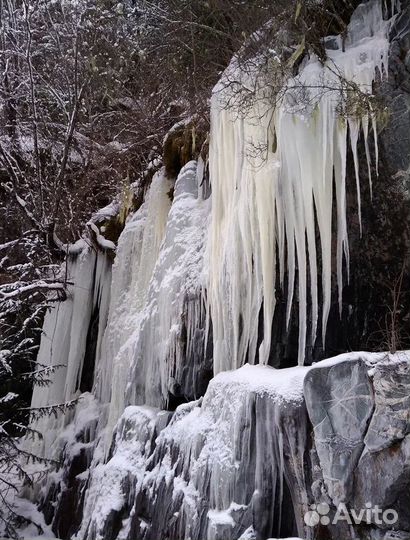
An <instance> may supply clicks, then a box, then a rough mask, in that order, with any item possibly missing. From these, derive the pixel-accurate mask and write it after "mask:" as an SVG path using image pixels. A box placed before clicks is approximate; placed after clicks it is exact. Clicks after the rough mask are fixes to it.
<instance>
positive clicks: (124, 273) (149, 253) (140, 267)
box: [94, 170, 171, 444]
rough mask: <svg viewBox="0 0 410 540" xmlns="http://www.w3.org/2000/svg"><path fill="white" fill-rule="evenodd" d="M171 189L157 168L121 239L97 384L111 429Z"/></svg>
mask: <svg viewBox="0 0 410 540" xmlns="http://www.w3.org/2000/svg"><path fill="white" fill-rule="evenodd" d="M170 189H171V182H170V181H169V180H168V179H167V178H166V177H165V172H164V170H161V171H159V172H158V173H157V174H156V175H155V176H154V178H153V180H152V184H151V186H150V189H149V192H148V194H147V196H146V199H145V202H144V203H143V205H142V206H141V208H140V209H139V210H138V211H137V212H136V213H135V214H134V215H132V216H131V217H130V218H129V219H128V222H127V224H126V226H125V229H124V231H123V232H122V234H121V236H120V238H119V241H118V248H117V257H116V260H115V262H114V265H113V273H112V285H111V303H110V307H109V316H108V323H107V328H106V331H105V334H104V338H103V342H102V344H101V357H100V358H99V359H98V365H97V368H96V379H95V385H94V386H95V393H96V395H97V397H98V398H99V399H100V400H101V401H102V402H103V403H108V404H109V405H108V413H107V414H108V418H107V421H108V428H107V433H109V434H111V433H112V430H113V428H114V426H115V424H116V422H117V420H118V418H119V417H120V416H121V414H122V412H123V410H124V408H125V400H124V396H125V390H126V387H127V383H128V381H129V370H130V367H131V365H132V361H133V357H134V350H135V346H136V343H137V341H138V336H139V333H140V325H141V320H142V317H143V313H144V309H145V308H146V306H147V300H148V289H149V285H150V281H151V278H152V273H153V270H154V267H155V264H156V261H157V258H158V254H159V251H160V247H161V244H162V241H163V237H164V234H165V227H166V223H167V218H168V212H169V209H170V205H171V201H170V198H169V195H168V192H169V190H170ZM108 436H109V437H110V436H111V435H108ZM108 444H109V442H108Z"/></svg>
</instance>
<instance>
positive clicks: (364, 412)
mask: <svg viewBox="0 0 410 540" xmlns="http://www.w3.org/2000/svg"><path fill="white" fill-rule="evenodd" d="M409 367H410V364H409V358H408V356H407V355H405V354H404V353H398V354H397V355H396V356H394V357H393V356H391V355H385V358H383V355H373V356H368V355H365V354H364V355H360V353H359V354H358V355H357V358H354V356H353V358H350V359H347V360H343V357H342V359H341V360H339V361H338V362H337V363H335V364H333V365H332V362H329V361H327V362H326V361H325V362H323V366H321V365H320V364H319V365H318V367H315V368H313V369H312V370H311V371H309V373H308V374H307V376H306V379H305V396H306V406H307V409H308V413H309V418H310V420H311V422H312V425H313V434H314V435H313V437H314V446H315V451H316V452H317V456H318V459H319V463H320V468H321V471H322V475H323V476H322V478H321V479H320V482H319V483H320V484H321V486H320V487H321V489H320V491H321V492H322V497H323V498H322V501H323V502H326V503H327V504H329V505H330V513H329V516H332V513H333V516H334V515H335V514H334V513H335V512H336V511H337V508H338V505H340V504H344V505H346V507H347V509H348V511H349V513H352V512H356V515H358V514H359V512H360V510H361V509H365V508H368V507H369V508H376V507H379V508H380V509H382V510H383V511H385V510H389V512H390V514H391V515H390V514H388V515H387V519H386V520H385V521H383V520H381V522H379V523H378V522H377V520H378V517H377V516H376V515H372V516H371V517H370V519H369V522H368V523H364V522H363V521H362V522H361V523H358V524H354V529H355V531H356V534H357V536H358V537H359V538H379V537H380V538H390V536H388V535H389V534H391V535H393V536H391V537H395V536H394V534H396V531H400V530H401V531H402V533H403V534H404V536H403V538H407V537H409V536H410V529H409V512H408V511H407V510H404V509H405V508H406V507H407V508H409V506H408V500H409V493H410V491H409V488H410V468H409V453H408V452H409V444H410V438H409V437H408V429H409V416H408V415H409V403H408V399H409V397H408V396H409V394H408V390H407V391H406V390H405V388H406V387H408V385H409V384H410V372H409ZM318 404H319V406H318ZM315 502H316V503H317V504H320V502H321V501H320V499H317V495H316V500H315ZM406 505H407V506H406ZM396 515H397V520H395V519H394V517H395V516H396ZM392 516H393V523H389V520H390V519H391V518H392ZM343 524H344V523H343V522H342V523H341V524H340V523H338V524H333V522H332V523H331V524H330V525H329V531H328V534H329V536H330V538H339V537H340V538H344V537H346V535H347V534H348V532H347V531H343V527H342V528H341V530H340V525H343ZM377 528H378V529H379V530H378V531H377V532H376V529H377ZM389 529H391V530H390V532H389ZM341 532H342V534H340V533H341ZM324 534H325V533H324ZM383 535H384V536H383ZM406 535H407V536H406ZM347 537H348V538H349V536H347ZM397 537H398V538H401V537H402V536H397ZM320 538H322V536H320ZM323 538H326V536H323Z"/></svg>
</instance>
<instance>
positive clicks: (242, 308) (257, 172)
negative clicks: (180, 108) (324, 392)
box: [208, 0, 391, 373]
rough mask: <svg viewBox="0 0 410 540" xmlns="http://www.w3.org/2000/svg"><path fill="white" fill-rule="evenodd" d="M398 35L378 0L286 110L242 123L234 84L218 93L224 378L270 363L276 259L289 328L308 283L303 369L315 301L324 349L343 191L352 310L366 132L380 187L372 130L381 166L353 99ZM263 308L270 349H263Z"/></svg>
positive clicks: (357, 17)
mask: <svg viewBox="0 0 410 540" xmlns="http://www.w3.org/2000/svg"><path fill="white" fill-rule="evenodd" d="M390 25H391V21H386V20H384V19H383V12H382V3H381V2H380V1H379V0H371V1H370V2H368V3H366V4H362V5H360V6H359V8H358V9H357V10H356V12H355V13H354V15H353V17H352V20H351V22H350V24H349V26H348V32H347V37H346V39H345V42H344V43H342V38H341V37H338V38H336V39H335V40H333V44H334V43H335V42H336V43H337V49H328V50H327V55H328V59H327V60H326V62H325V63H324V64H322V63H321V62H320V61H319V60H318V58H316V57H315V56H312V57H311V58H309V59H308V60H307V61H306V63H305V65H304V67H303V68H302V69H301V70H300V73H299V74H298V75H297V76H296V77H294V78H293V79H290V80H288V81H287V83H286V85H285V87H284V89H283V91H282V92H281V95H280V97H279V98H278V100H279V102H278V104H277V106H276V108H274V106H273V104H272V103H270V102H268V101H266V99H265V98H264V96H263V95H262V96H261V97H260V99H257V100H256V103H255V105H254V107H253V109H252V110H251V111H247V112H246V114H241V112H240V111H239V112H238V111H236V110H232V109H228V108H227V107H226V106H225V103H226V92H228V93H229V92H231V91H232V88H231V85H230V84H228V86H227V88H224V85H223V84H222V85H221V84H219V85H218V86H217V87H216V89H215V92H214V95H213V98H212V110H211V114H212V118H211V142H210V177H211V184H212V205H213V209H212V221H211V230H210V241H209V242H210V245H209V257H208V259H209V260H208V265H209V295H208V298H209V306H210V314H211V319H212V324H213V331H214V369H215V372H216V373H218V372H219V371H221V370H223V369H232V368H237V367H239V366H241V365H243V364H244V363H245V362H246V361H249V362H251V363H253V362H255V361H256V360H257V359H258V358H259V361H260V362H262V363H267V361H268V358H269V352H270V342H271V326H272V319H273V314H274V311H275V285H276V283H277V272H276V261H277V260H278V261H279V276H278V277H279V281H280V284H281V286H282V287H283V285H284V276H285V275H286V277H287V284H288V286H287V323H289V319H290V314H291V308H292V303H293V300H294V297H295V292H294V283H295V276H296V273H297V275H298V280H297V282H298V290H297V300H298V305H299V357H298V360H299V364H303V362H304V355H305V346H306V339H307V331H308V324H307V315H308V313H307V311H308V310H307V306H308V304H309V303H310V306H311V321H312V324H311V328H310V337H311V342H312V343H314V342H315V339H316V336H317V326H318V318H319V313H320V308H321V313H322V317H321V336H322V340H323V342H324V340H325V335H326V325H327V318H328V314H329V309H330V302H331V272H332V268H331V261H332V206H333V194H334V191H335V196H336V215H337V285H338V290H339V302H340V304H341V298H342V296H341V295H342V288H343V258H345V260H346V267H347V269H348V264H349V248H348V234H347V223H346V193H345V190H346V185H345V182H346V156H347V148H348V145H350V147H351V150H352V152H353V157H354V165H355V171H356V182H357V197H358V207H359V217H360V177H359V167H358V149H357V145H358V139H359V135H360V133H362V135H363V137H364V142H365V147H366V155H367V161H368V174H369V180H370V181H371V176H370V167H371V164H370V151H369V144H368V132H369V124H371V125H372V127H373V133H374V139H375V148H376V150H375V152H376V156H375V161H376V163H377V134H376V133H377V132H376V118H375V115H374V114H373V113H372V111H371V110H367V111H366V110H364V111H361V110H358V109H355V105H354V103H352V101H354V99H353V98H354V96H355V95H358V94H357V92H358V90H360V91H361V92H362V93H363V94H364V95H369V94H371V93H372V83H373V81H374V80H375V79H376V77H377V76H380V77H383V76H384V75H385V74H386V73H387V59H388V48H389V41H388V31H389V28H390ZM326 43H327V42H326ZM228 69H230V68H228ZM267 84H269V81H267ZM342 109H344V114H342ZM255 155H256V157H255ZM316 228H317V229H318V231H319V236H320V246H317V236H316ZM318 252H319V253H318ZM318 255H320V256H319V257H318ZM318 259H319V260H320V261H321V292H322V298H323V300H322V303H321V306H319V301H318V297H319V294H318V283H317V281H318V278H317V274H318V267H319V265H318ZM261 309H262V310H263V341H262V343H261V345H260V347H259V350H258V351H257V350H256V349H257V345H258V324H259V313H260V311H261ZM257 353H258V354H257Z"/></svg>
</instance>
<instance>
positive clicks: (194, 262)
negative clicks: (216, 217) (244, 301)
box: [95, 162, 210, 443]
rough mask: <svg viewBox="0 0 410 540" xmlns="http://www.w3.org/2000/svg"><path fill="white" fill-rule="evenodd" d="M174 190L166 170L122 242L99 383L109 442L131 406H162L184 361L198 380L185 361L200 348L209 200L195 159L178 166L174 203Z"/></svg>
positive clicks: (179, 377)
mask: <svg viewBox="0 0 410 540" xmlns="http://www.w3.org/2000/svg"><path fill="white" fill-rule="evenodd" d="M170 189H171V183H170V180H168V179H167V178H166V177H165V176H164V173H163V171H161V172H160V173H158V174H157V175H156V176H155V178H154V179H153V182H152V185H151V187H150V191H149V193H148V196H147V198H146V201H145V202H144V204H143V206H142V207H141V208H140V209H139V210H138V211H137V212H136V213H135V214H134V215H133V216H132V217H131V218H130V219H129V221H128V222H127V224H126V227H125V229H124V231H123V233H122V234H121V237H120V240H119V244H118V251H117V259H116V262H115V264H114V267H113V279H112V289H111V291H112V292H111V298H112V300H111V305H110V310H109V319H108V325H107V329H106V332H105V335H104V338H103V343H102V353H101V358H100V359H99V360H98V367H97V372H96V388H95V392H96V395H97V396H98V398H99V399H100V400H101V401H102V402H103V403H107V404H108V412H107V436H108V443H109V440H110V438H111V434H112V431H113V429H114V426H115V424H116V422H117V420H118V418H119V417H120V415H121V413H122V411H123V410H124V408H125V406H126V405H128V404H142V403H146V404H148V405H152V406H156V407H161V406H165V405H166V402H167V394H168V392H169V391H172V389H173V384H174V383H175V384H177V385H178V384H182V382H183V376H182V372H181V370H182V369H183V368H184V377H186V379H187V380H185V384H186V385H187V386H188V387H189V386H190V385H191V386H192V387H194V386H195V383H194V382H193V381H192V377H195V376H194V374H192V377H191V378H189V377H187V366H186V362H185V360H186V359H187V358H189V357H190V356H191V357H192V356H195V354H196V351H195V350H193V345H194V343H195V345H196V346H197V347H199V344H198V332H200V328H201V324H200V321H201V319H204V317H205V315H204V309H203V299H202V293H201V272H202V260H203V245H204V238H205V231H206V230H207V220H208V214H209V208H210V207H209V201H208V202H207V201H203V200H202V198H201V197H198V185H197V176H196V163H195V162H190V163H189V164H188V165H186V166H185V168H184V169H183V170H182V171H181V172H180V174H179V176H178V179H177V181H176V184H175V189H174V195H173V196H174V199H173V203H172V206H171V199H170V194H169V192H170ZM130 268H132V269H133V270H132V272H130ZM183 327H184V329H185V328H186V332H187V336H186V342H185V340H183V339H182V337H181V333H182V329H183ZM202 342H203V339H202ZM197 356H198V359H197V363H198V364H200V363H201V362H202V361H203V356H202V354H201V353H200V352H199V351H198V353H197ZM184 362H185V365H184ZM195 367H197V369H198V370H200V365H198V366H195ZM193 370H194V366H192V369H191V372H193Z"/></svg>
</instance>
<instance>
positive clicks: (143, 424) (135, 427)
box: [75, 407, 162, 540]
mask: <svg viewBox="0 0 410 540" xmlns="http://www.w3.org/2000/svg"><path fill="white" fill-rule="evenodd" d="M161 414H162V412H161V411H158V410H155V409H153V408H149V407H128V408H126V409H125V411H124V414H123V415H122V417H121V419H120V420H119V422H118V429H117V433H116V437H115V442H114V444H115V446H114V452H113V457H112V458H111V459H109V460H108V462H107V463H105V464H103V463H100V464H98V465H97V466H96V467H94V468H93V469H92V470H91V477H90V481H89V489H88V490H87V492H86V499H85V504H84V519H83V521H82V527H81V528H80V530H79V532H78V533H77V535H76V536H75V538H79V539H81V538H84V537H86V536H87V535H88V534H89V530H90V529H89V528H90V527H91V529H92V530H95V531H96V536H95V540H103V536H102V535H101V533H100V531H101V530H102V524H103V523H104V520H105V519H106V518H107V516H108V515H109V514H110V512H112V511H113V510H117V511H119V510H121V508H122V507H123V505H124V502H125V500H126V498H127V497H128V492H127V490H126V489H125V486H126V485H128V484H127V481H129V480H130V478H132V477H134V479H135V481H136V482H137V484H139V483H140V482H141V481H142V478H143V474H144V471H145V467H146V465H147V462H146V455H147V454H149V449H150V445H151V439H152V437H153V433H154V427H155V420H156V417H157V416H158V415H161ZM129 485H131V484H129ZM90 520H91V524H90Z"/></svg>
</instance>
